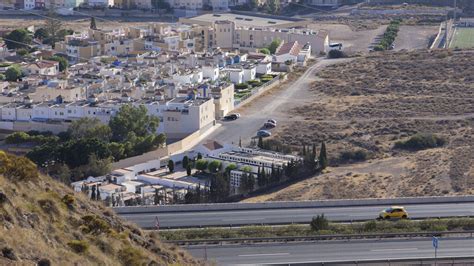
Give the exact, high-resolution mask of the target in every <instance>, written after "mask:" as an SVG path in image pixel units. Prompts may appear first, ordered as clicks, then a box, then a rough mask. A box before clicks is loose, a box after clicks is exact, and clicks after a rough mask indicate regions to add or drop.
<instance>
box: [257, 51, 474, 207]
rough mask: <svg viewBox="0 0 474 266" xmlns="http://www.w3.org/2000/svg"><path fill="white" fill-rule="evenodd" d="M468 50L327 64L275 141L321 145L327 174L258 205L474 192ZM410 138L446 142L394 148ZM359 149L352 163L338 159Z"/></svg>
mask: <svg viewBox="0 0 474 266" xmlns="http://www.w3.org/2000/svg"><path fill="white" fill-rule="evenodd" d="M473 59H474V51H457V52H446V51H416V52H405V51H402V52H393V53H386V54H371V55H369V56H367V57H364V58H357V59H354V60H352V61H349V62H346V63H343V64H338V65H330V66H327V67H326V68H325V69H324V70H322V71H320V72H319V73H318V74H317V77H316V79H315V82H313V85H312V87H311V88H310V89H309V90H310V91H311V92H312V93H313V94H312V97H311V99H309V98H308V99H307V100H306V101H311V103H309V104H301V105H300V106H299V107H296V108H293V109H291V110H290V111H289V113H290V115H292V118H291V119H290V120H289V121H282V122H281V123H280V125H279V127H278V129H276V130H275V136H274V138H276V139H278V140H280V141H282V142H283V143H285V144H289V145H293V146H294V147H300V146H301V145H302V144H303V143H304V144H306V145H308V144H311V143H320V142H321V141H322V140H324V141H326V143H327V147H328V153H329V157H330V163H331V164H332V166H333V167H331V168H330V169H329V172H328V173H325V174H322V175H319V176H316V177H313V178H311V179H308V180H305V181H302V182H300V183H298V184H294V185H292V186H289V187H288V188H285V189H283V190H281V191H279V192H276V193H272V194H270V195H265V196H261V197H258V198H254V199H249V200H250V201H259V200H305V199H321V198H323V199H324V198H360V197H398V196H426V195H430V196H435V195H459V194H473V193H474V174H473V165H474V138H473V133H474V86H473V84H472V81H471V80H472V73H474V65H472V60H473ZM416 133H435V134H437V135H440V136H443V137H444V138H446V139H447V140H448V143H447V144H446V145H445V146H444V147H442V148H437V149H428V150H422V151H418V152H406V151H401V150H397V149H394V148H393V145H394V143H395V142H396V141H398V140H405V139H407V138H408V137H409V136H412V135H414V134H416ZM348 150H364V151H367V152H368V154H369V158H370V160H368V161H366V162H362V163H356V164H352V165H348V164H344V163H345V162H342V161H340V159H339V154H340V153H341V152H342V151H348Z"/></svg>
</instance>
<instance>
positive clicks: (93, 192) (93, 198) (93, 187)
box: [91, 185, 97, 200]
mask: <svg viewBox="0 0 474 266" xmlns="http://www.w3.org/2000/svg"><path fill="white" fill-rule="evenodd" d="M96 189H97V188H96V185H93V186H92V193H91V200H95V199H96V197H97V196H96V193H95V191H96Z"/></svg>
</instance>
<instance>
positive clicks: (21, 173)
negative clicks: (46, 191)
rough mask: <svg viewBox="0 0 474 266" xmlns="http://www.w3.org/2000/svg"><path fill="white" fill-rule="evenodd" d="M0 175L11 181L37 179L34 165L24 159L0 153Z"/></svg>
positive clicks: (36, 170)
mask: <svg viewBox="0 0 474 266" xmlns="http://www.w3.org/2000/svg"><path fill="white" fill-rule="evenodd" d="M0 174H3V175H4V176H5V177H6V178H8V179H10V180H12V181H21V180H32V179H37V178H38V176H39V175H38V169H37V167H36V165H35V164H34V163H33V162H32V161H30V160H29V159H27V158H25V157H18V156H15V155H11V154H8V153H5V152H4V151H0Z"/></svg>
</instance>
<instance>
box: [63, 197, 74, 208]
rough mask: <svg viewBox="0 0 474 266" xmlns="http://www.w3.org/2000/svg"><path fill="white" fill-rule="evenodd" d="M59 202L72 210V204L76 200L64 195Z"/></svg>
mask: <svg viewBox="0 0 474 266" xmlns="http://www.w3.org/2000/svg"><path fill="white" fill-rule="evenodd" d="M61 201H62V202H63V203H64V204H66V206H68V208H73V207H74V202H75V201H76V199H75V198H74V196H73V195H71V194H66V195H64V197H63V198H62V199H61Z"/></svg>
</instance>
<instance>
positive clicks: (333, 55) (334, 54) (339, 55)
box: [328, 50, 347, 59]
mask: <svg viewBox="0 0 474 266" xmlns="http://www.w3.org/2000/svg"><path fill="white" fill-rule="evenodd" d="M344 57H347V55H346V53H344V52H343V51H341V50H331V51H329V53H328V58H331V59H335V58H344Z"/></svg>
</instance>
